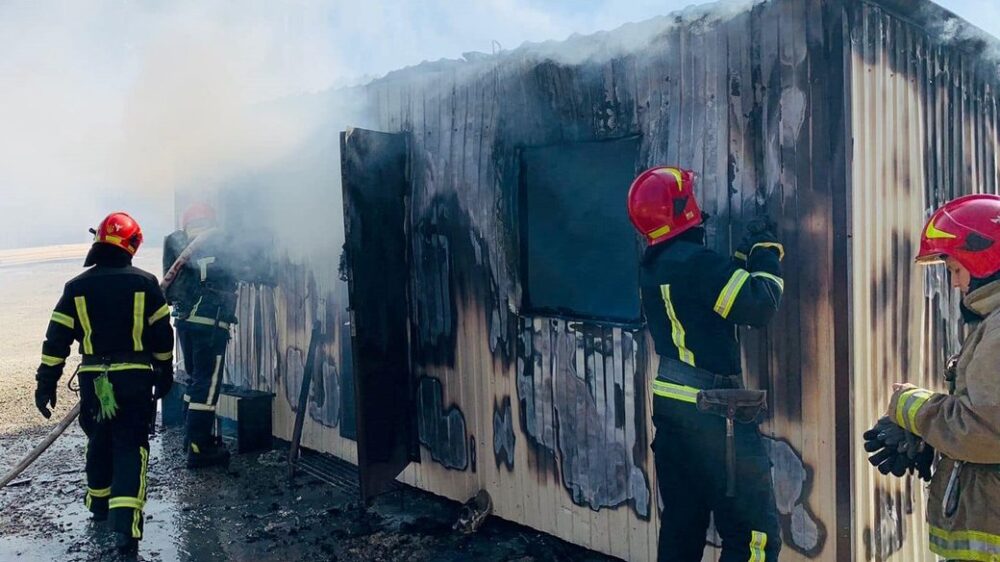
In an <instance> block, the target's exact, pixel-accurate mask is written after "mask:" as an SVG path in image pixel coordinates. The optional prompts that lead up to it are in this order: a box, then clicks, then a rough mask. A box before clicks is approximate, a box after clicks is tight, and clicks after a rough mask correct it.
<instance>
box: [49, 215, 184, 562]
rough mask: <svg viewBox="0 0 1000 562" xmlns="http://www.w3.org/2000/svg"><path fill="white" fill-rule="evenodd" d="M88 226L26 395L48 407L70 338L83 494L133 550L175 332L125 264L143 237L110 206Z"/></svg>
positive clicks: (151, 288) (150, 279) (147, 283)
mask: <svg viewBox="0 0 1000 562" xmlns="http://www.w3.org/2000/svg"><path fill="white" fill-rule="evenodd" d="M91 232H94V244H93V246H91V248H90V252H89V253H88V254H87V258H86V261H85V262H84V267H87V268H88V269H87V270H86V271H84V272H83V273H82V274H80V275H78V276H77V277H74V278H73V279H71V280H70V281H69V282H68V283H66V286H65V289H64V290H63V294H62V297H61V298H60V299H59V302H58V303H57V304H56V307H55V310H54V311H53V312H52V318H51V320H50V322H49V325H48V330H47V331H46V334H45V343H44V344H43V345H42V363H41V365H39V367H38V372H37V374H36V376H35V378H36V381H37V387H36V390H35V405H36V407H37V408H38V410H39V411H40V412H41V413H42V415H43V416H45V417H46V418H48V417H49V416H50V415H51V412H50V410H49V407H55V405H56V386H57V383H58V381H59V378H60V377H61V376H62V372H63V367H64V366H65V364H66V358H67V357H68V356H69V353H70V344H71V343H73V341H77V342H79V351H80V354H81V355H82V360H81V362H80V370H79V377H80V402H81V408H80V426H81V427H82V428H83V431H84V433H85V434H86V435H87V449H86V453H85V454H86V472H87V492H86V495H85V500H84V501H85V503H86V506H87V508H88V509H89V510H90V512H91V513H92V517H93V519H94V520H97V521H104V520H106V519H108V518H109V517H110V519H111V523H112V526H113V529H114V531H115V533H116V547H117V549H118V550H119V551H120V552H121V553H122V554H125V555H129V556H133V555H135V554H136V552H137V550H138V541H139V539H141V538H142V532H143V514H142V511H143V505H144V504H145V501H146V490H147V481H146V469H147V467H148V465H149V430H150V424H151V423H152V420H153V415H155V412H156V403H155V400H156V399H159V398H162V397H163V396H165V395H166V393H167V392H168V391H169V390H170V386H171V384H172V383H173V347H174V334H173V329H172V328H171V327H170V318H169V314H170V309H169V307H168V306H167V302H166V300H165V299H164V297H163V293H162V291H160V286H159V284H158V283H157V280H156V277H154V276H153V275H152V274H150V273H147V272H145V271H143V270H141V269H138V268H136V267H133V266H132V256H134V255H135V252H136V250H138V249H139V245H140V244H142V230H141V229H140V228H139V225H138V223H136V222H135V220H134V219H132V217H130V216H129V215H127V214H125V213H112V214H110V215H108V216H107V218H105V219H104V220H103V221H101V223H100V225H99V226H98V227H97V230H96V231H93V230H92V231H91Z"/></svg>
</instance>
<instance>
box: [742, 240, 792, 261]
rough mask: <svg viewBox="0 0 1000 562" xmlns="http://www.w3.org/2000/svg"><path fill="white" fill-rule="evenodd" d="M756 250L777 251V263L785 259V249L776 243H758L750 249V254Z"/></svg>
mask: <svg viewBox="0 0 1000 562" xmlns="http://www.w3.org/2000/svg"><path fill="white" fill-rule="evenodd" d="M756 248H774V249H776V250H778V261H781V260H783V259H785V247H784V246H782V245H781V244H780V243H778V242H758V243H756V244H754V245H753V247H751V248H750V253H751V254H752V253H753V251H754V249H756Z"/></svg>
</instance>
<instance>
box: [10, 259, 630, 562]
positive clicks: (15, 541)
mask: <svg viewBox="0 0 1000 562" xmlns="http://www.w3.org/2000/svg"><path fill="white" fill-rule="evenodd" d="M140 255H141V256H142V257H141V259H140V260H138V262H137V265H139V266H141V267H145V268H146V269H150V270H156V269H157V267H158V262H159V255H158V253H157V252H155V251H149V252H147V253H146V254H145V255H142V254H140ZM3 258H4V256H3V255H2V254H0V412H3V414H2V416H0V451H3V452H4V455H3V456H2V458H0V473H3V472H6V470H8V469H9V468H10V467H12V466H13V465H15V464H16V463H17V462H18V461H19V460H20V459H21V458H23V456H24V455H25V454H26V453H27V452H28V451H30V450H31V449H32V448H33V447H34V446H35V445H36V444H37V443H38V442H39V441H40V440H41V439H42V438H43V437H44V436H45V435H46V434H47V433H48V431H49V430H50V429H51V428H52V427H53V426H54V425H55V420H57V419H59V418H61V417H62V416H63V415H64V414H65V413H66V412H67V411H68V410H69V409H70V408H71V407H72V405H73V404H74V403H75V402H76V396H75V395H74V394H73V393H72V392H70V391H69V389H67V388H66V386H65V385H62V384H61V385H60V395H59V401H58V402H59V403H58V407H57V409H56V411H55V413H54V415H53V418H52V419H51V420H45V419H44V418H42V417H41V415H39V414H38V412H37V411H36V410H35V408H34V405H33V400H32V392H33V389H34V376H33V373H34V370H35V368H36V367H37V364H38V354H39V352H40V345H41V339H42V337H43V335H44V332H45V326H46V324H47V322H48V318H49V314H50V313H51V309H52V306H53V305H54V304H55V302H56V300H57V299H58V297H59V294H60V291H61V288H62V284H63V283H64V282H65V281H66V280H67V279H69V278H70V277H71V276H72V275H74V274H75V273H76V272H79V271H80V259H74V260H72V261H55V262H46V263H38V262H37V260H36V261H34V262H32V260H30V259H29V260H24V259H23V256H22V257H21V258H22V259H21V261H19V262H18V263H17V264H14V265H9V263H10V262H9V261H8V262H7V263H5V262H4V259H3ZM25 261H27V263H24V262H25ZM72 366H73V365H72V364H71V366H70V369H68V370H67V372H71V369H72ZM84 445H85V437H84V435H83V433H82V431H81V430H80V428H79V426H78V425H76V424H75V423H74V424H73V425H72V426H71V427H70V429H69V430H68V431H67V432H66V434H65V435H64V436H63V437H62V438H60V439H59V440H58V441H56V443H55V444H54V445H53V446H52V447H51V448H50V449H49V450H48V451H46V452H45V453H44V454H43V455H42V457H41V458H40V459H39V460H38V462H36V463H35V464H34V465H33V466H32V467H30V468H29V469H28V470H27V471H26V472H25V473H24V474H22V475H21V476H20V477H19V478H18V479H16V480H15V482H14V484H15V485H13V486H9V487H7V488H4V489H2V490H0V513H2V514H3V517H2V518H0V560H3V561H7V560H32V561H33V560H59V561H63V560H67V561H83V560H88V561H89V560H113V559H114V558H113V557H112V556H111V555H110V554H109V549H110V547H111V536H110V531H109V530H108V528H107V526H106V525H107V524H106V523H92V522H90V521H89V520H88V515H89V514H88V513H87V511H86V509H85V508H84V506H83V502H82V498H83V489H84V486H85V475H84V472H83V448H84ZM150 456H151V459H150V465H149V500H148V502H147V505H146V523H145V525H146V537H145V539H144V540H143V542H142V544H141V547H140V559H142V560H153V561H216V560H218V561H222V560H237V561H242V560H351V561H354V560H378V561H395V560H399V561H407V562H418V561H424V560H426V561H431V560H433V561H459V560H488V561H501V560H504V561H505V560H515V561H524V562H528V561H534V560H538V561H541V560H545V561H553V560H574V561H577V560H582V561H595V562H596V561H606V560H610V559H608V558H606V557H604V556H602V555H599V554H596V553H592V552H589V551H586V550H584V549H581V548H578V547H575V546H573V545H570V544H568V543H566V542H563V541H560V540H558V539H555V538H553V537H550V536H547V535H544V534H541V533H538V532H535V531H532V530H531V529H527V528H524V527H520V526H517V525H513V524H510V523H507V522H504V521H501V520H499V519H496V518H490V519H489V520H487V522H486V524H485V525H484V526H483V528H482V529H480V530H479V532H478V533H476V534H474V535H469V536H466V535H461V534H459V533H457V532H453V531H452V530H451V524H452V522H454V521H455V519H457V517H458V512H459V506H458V505H457V504H455V503H453V502H450V501H447V500H443V499H441V498H437V497H435V496H432V495H430V494H427V493H424V492H421V491H418V490H415V489H412V488H408V487H404V486H400V487H399V488H398V489H397V490H395V491H393V492H390V493H389V494H386V495H384V496H382V497H380V498H378V499H377V500H376V501H375V503H374V505H373V506H372V507H370V508H367V509H364V508H362V507H360V506H359V503H358V498H357V490H356V488H354V487H352V486H344V485H341V486H333V485H330V484H327V483H324V482H321V481H320V480H318V479H316V478H313V477H312V476H308V475H306V474H302V473H298V474H297V475H296V476H295V478H294V479H293V480H291V481H290V480H289V479H288V476H287V463H286V456H285V453H284V450H283V449H281V448H280V447H279V448H278V449H275V450H273V451H269V452H265V453H257V454H248V455H237V456H236V457H234V460H233V463H232V465H231V466H230V469H229V470H228V471H226V470H222V469H218V468H213V469H207V470H205V471H199V472H189V471H187V470H185V469H184V468H183V458H182V457H183V455H182V454H181V436H180V435H178V434H177V433H176V432H174V431H173V430H171V431H166V432H164V431H161V432H159V433H158V434H157V435H156V436H154V437H153V438H152V440H151V455H150Z"/></svg>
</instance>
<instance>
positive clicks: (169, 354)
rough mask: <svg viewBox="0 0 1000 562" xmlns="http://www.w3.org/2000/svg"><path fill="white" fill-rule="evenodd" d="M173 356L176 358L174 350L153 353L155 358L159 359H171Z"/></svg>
mask: <svg viewBox="0 0 1000 562" xmlns="http://www.w3.org/2000/svg"><path fill="white" fill-rule="evenodd" d="M173 358H174V352H173V351H167V352H165V353H154V354H153V359H156V360H157V361H170V360H171V359H173Z"/></svg>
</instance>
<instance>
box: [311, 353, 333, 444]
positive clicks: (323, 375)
mask: <svg viewBox="0 0 1000 562" xmlns="http://www.w3.org/2000/svg"><path fill="white" fill-rule="evenodd" d="M317 375H318V376H317ZM340 403H341V398H340V372H339V371H338V370H337V365H336V364H335V363H333V362H332V361H330V360H329V359H327V360H326V361H323V365H322V367H321V369H320V370H319V372H317V373H315V375H314V378H313V383H312V391H311V393H310V397H309V417H311V418H312V419H314V420H315V421H317V422H319V423H320V424H322V425H323V426H325V427H337V426H338V425H340Z"/></svg>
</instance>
